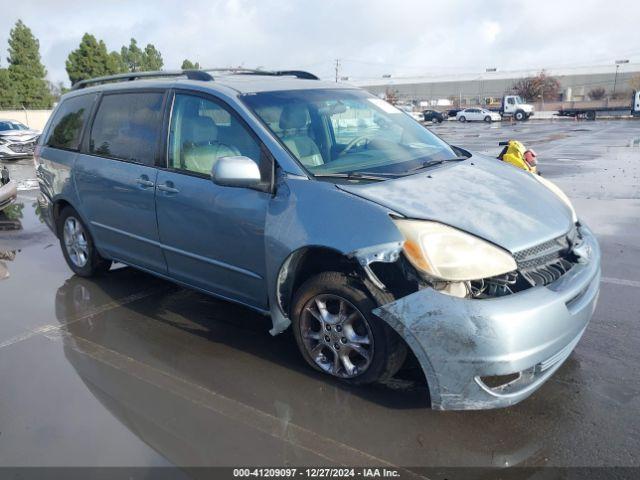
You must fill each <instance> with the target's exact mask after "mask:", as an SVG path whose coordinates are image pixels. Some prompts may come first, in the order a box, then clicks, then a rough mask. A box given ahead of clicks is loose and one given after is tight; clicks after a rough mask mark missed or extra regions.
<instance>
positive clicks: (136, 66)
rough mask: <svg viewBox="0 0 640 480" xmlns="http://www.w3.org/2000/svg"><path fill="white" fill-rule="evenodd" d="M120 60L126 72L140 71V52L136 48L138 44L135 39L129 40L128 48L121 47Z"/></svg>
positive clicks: (138, 48)
mask: <svg viewBox="0 0 640 480" xmlns="http://www.w3.org/2000/svg"><path fill="white" fill-rule="evenodd" d="M120 58H121V59H122V62H123V63H124V65H125V67H126V69H127V71H129V72H140V71H142V50H140V47H138V42H137V41H136V39H135V38H132V39H131V42H130V43H129V46H128V47H127V46H123V47H122V48H121V49H120Z"/></svg>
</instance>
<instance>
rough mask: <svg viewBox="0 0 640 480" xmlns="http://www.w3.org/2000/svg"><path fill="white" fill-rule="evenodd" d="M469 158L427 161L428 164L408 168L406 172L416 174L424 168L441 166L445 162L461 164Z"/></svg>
mask: <svg viewBox="0 0 640 480" xmlns="http://www.w3.org/2000/svg"><path fill="white" fill-rule="evenodd" d="M468 159H469V157H454V158H444V159H442V160H429V161H428V162H424V163H423V164H422V165H418V166H417V167H413V168H410V169H409V170H407V172H416V171H418V170H422V169H424V168H429V167H433V166H435V165H441V164H443V163H446V162H462V161H463V160H468Z"/></svg>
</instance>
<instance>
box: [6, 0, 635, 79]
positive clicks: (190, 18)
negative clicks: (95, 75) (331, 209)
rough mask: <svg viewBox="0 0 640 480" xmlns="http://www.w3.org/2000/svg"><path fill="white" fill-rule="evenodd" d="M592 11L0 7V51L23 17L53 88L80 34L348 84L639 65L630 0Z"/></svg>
mask: <svg viewBox="0 0 640 480" xmlns="http://www.w3.org/2000/svg"><path fill="white" fill-rule="evenodd" d="M602 9H603V7H602V2H601V1H599V0H567V1H564V2H557V1H550V0H539V1H536V2H531V1H526V0H515V1H506V0H505V1H498V0H489V1H484V2H476V1H473V0H457V1H450V0H435V1H429V2H426V1H424V0H405V1H402V2H389V1H388V0H351V1H343V0H295V1H294V0H254V1H250V0H156V1H152V0H141V1H137V2H126V1H122V0H121V1H111V2H104V1H100V2H98V1H91V0H85V1H82V2H80V1H76V0H57V1H56V2H51V1H45V0H40V1H37V0H34V1H30V2H14V4H13V5H12V7H11V9H10V10H6V9H5V11H4V13H3V15H2V16H1V17H0V32H4V35H3V36H0V51H2V52H4V51H6V36H7V35H8V33H9V30H10V28H11V26H12V25H13V24H14V23H15V21H16V20H17V19H18V18H22V20H23V21H24V22H25V23H26V24H27V25H28V26H30V27H31V28H32V30H33V31H34V33H35V34H36V36H37V37H38V38H39V39H40V45H41V53H42V57H43V61H44V62H45V64H46V67H47V69H48V71H49V76H50V78H51V79H52V80H54V81H61V80H64V81H67V76H66V72H65V70H64V61H65V59H66V57H67V55H68V54H69V52H70V51H71V50H72V49H74V48H76V46H77V44H78V42H79V41H80V38H81V37H82V34H83V33H84V32H90V33H93V34H94V35H96V37H98V38H101V39H103V40H104V41H105V42H106V43H107V46H108V48H109V49H111V50H119V49H120V47H121V46H122V45H123V44H127V43H128V42H129V39H130V38H131V37H135V38H136V39H137V40H138V43H139V44H142V45H145V44H146V43H149V42H151V43H153V44H155V45H156V46H157V47H158V48H159V49H160V51H161V52H162V55H163V57H164V61H165V68H168V69H170V68H178V67H179V66H180V64H181V63H182V60H183V59H184V58H189V59H191V60H195V61H199V62H200V64H201V65H205V66H231V65H234V66H237V65H244V66H246V67H256V66H262V67H265V68H304V69H308V70H310V71H313V72H315V73H317V74H320V75H321V76H325V77H328V78H331V77H332V76H333V66H334V62H335V59H336V58H340V59H341V65H342V66H341V75H346V76H350V77H352V78H363V77H371V76H380V75H382V74H385V73H390V74H393V75H408V74H438V73H452V72H460V71H484V69H485V68H486V67H487V66H494V67H497V68H499V69H501V70H507V69H517V68H542V67H547V68H550V67H553V66H563V65H567V66H570V65H589V64H603V63H612V62H613V61H614V60H615V59H616V58H618V57H622V58H630V59H631V60H632V61H633V60H634V59H635V60H636V61H640V36H638V35H636V34H635V32H636V30H637V25H636V24H637V18H639V17H640V2H637V0H623V1H620V2H616V3H614V4H613V5H609V6H607V12H608V13H611V14H612V15H613V17H615V21H611V22H603V21H602V11H603V10H602ZM616 12H619V13H620V14H619V15H618V14H616ZM613 17H612V18H613ZM2 57H6V55H2ZM2 65H4V66H6V61H4V58H3V62H2Z"/></svg>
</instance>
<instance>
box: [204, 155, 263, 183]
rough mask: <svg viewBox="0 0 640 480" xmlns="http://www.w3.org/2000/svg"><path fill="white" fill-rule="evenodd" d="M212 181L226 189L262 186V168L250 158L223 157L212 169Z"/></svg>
mask: <svg viewBox="0 0 640 480" xmlns="http://www.w3.org/2000/svg"><path fill="white" fill-rule="evenodd" d="M211 179H212V180H213V183H215V184H216V185H222V186H224V187H245V188H246V187H255V186H257V185H259V184H260V181H261V176H260V168H258V164H257V163H256V162H255V161H253V160H251V159H250V158H249V157H243V156H235V157H222V158H220V159H218V161H217V162H216V163H215V164H214V166H213V168H212V169H211Z"/></svg>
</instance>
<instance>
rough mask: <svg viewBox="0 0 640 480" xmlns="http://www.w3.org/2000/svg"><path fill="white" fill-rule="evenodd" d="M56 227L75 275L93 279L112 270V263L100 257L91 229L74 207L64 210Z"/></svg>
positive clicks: (68, 263)
mask: <svg viewBox="0 0 640 480" xmlns="http://www.w3.org/2000/svg"><path fill="white" fill-rule="evenodd" d="M56 227H57V231H58V238H59V239H60V247H61V248H62V254H63V255H64V259H65V260H66V261H67V265H69V268H70V269H71V270H73V273H75V274H76V275H79V276H81V277H93V276H96V275H100V274H102V273H105V272H106V271H108V270H109V268H111V261H110V260H107V259H105V258H102V257H101V256H100V254H99V253H98V251H97V250H96V247H95V244H94V242H93V237H92V236H91V233H90V232H89V229H88V228H87V226H86V225H85V224H84V222H83V221H82V220H81V219H80V215H78V212H76V211H75V210H74V209H73V208H72V207H66V208H65V209H64V210H62V212H61V213H60V216H59V217H58V221H57V224H56Z"/></svg>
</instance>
